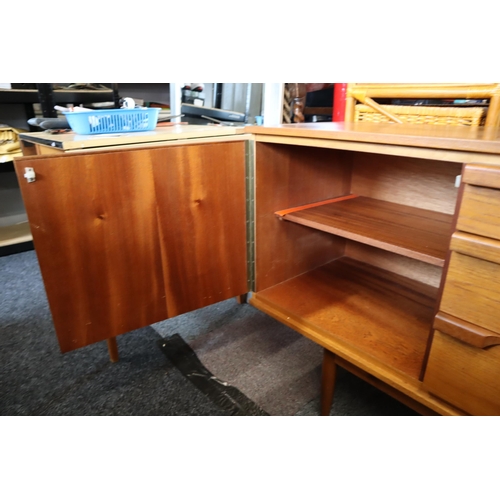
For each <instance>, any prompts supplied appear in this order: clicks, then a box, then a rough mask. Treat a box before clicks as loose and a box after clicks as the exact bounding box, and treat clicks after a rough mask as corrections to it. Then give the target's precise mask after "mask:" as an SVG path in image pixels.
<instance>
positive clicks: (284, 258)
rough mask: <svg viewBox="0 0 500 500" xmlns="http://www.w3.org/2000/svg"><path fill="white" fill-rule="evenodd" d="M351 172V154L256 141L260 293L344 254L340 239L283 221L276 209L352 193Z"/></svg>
mask: <svg viewBox="0 0 500 500" xmlns="http://www.w3.org/2000/svg"><path fill="white" fill-rule="evenodd" d="M350 176H351V173H350V155H349V153H347V154H346V153H344V152H341V151H335V150H327V149H321V148H307V147H293V146H292V147H291V146H282V145H275V144H265V143H257V144H256V195H255V207H256V218H255V226H256V259H255V261H256V290H257V291H258V290H263V289H265V288H267V287H269V286H273V285H275V284H277V283H280V282H282V281H285V280H287V279H289V278H292V277H294V276H296V275H298V274H302V273H304V272H307V271H309V270H311V269H314V268H315V267H318V266H321V265H323V264H325V263H327V262H329V261H331V260H332V259H334V258H336V257H338V256H340V255H342V253H343V251H344V241H343V240H342V239H340V238H337V237H335V236H332V235H330V234H326V233H322V232H320V231H317V230H314V229H310V228H307V227H303V226H299V225H296V224H284V223H283V222H282V221H279V220H278V219H277V217H276V216H275V215H274V212H276V211H277V210H279V209H284V208H287V207H296V206H300V205H305V204H308V203H314V202H317V201H322V200H325V199H328V198H334V197H336V196H342V195H346V194H349V193H350V191H349V186H350Z"/></svg>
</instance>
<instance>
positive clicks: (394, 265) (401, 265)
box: [345, 241, 443, 288]
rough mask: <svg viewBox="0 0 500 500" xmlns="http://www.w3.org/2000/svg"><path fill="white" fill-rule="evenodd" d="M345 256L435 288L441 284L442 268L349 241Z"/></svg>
mask: <svg viewBox="0 0 500 500" xmlns="http://www.w3.org/2000/svg"><path fill="white" fill-rule="evenodd" d="M345 255H346V257H351V258H352V259H354V260H358V261H360V262H365V263H366V264H370V265H372V266H374V267H378V268H380V269H385V270H386V271H391V272H393V273H396V274H399V275H401V276H405V277H406V278H410V279H412V280H415V281H421V282H422V283H426V284H428V285H431V286H433V287H435V288H438V287H439V284H440V283H441V276H442V272H443V269H442V268H441V267H438V266H434V265H432V264H427V263H425V262H421V261H418V260H415V259H410V258H409V257H405V256H403V255H396V254H394V253H392V252H387V251H386V250H381V249H379V248H374V247H370V246H368V245H363V244H362V243H357V242H356V241H348V242H347V243H346V249H345Z"/></svg>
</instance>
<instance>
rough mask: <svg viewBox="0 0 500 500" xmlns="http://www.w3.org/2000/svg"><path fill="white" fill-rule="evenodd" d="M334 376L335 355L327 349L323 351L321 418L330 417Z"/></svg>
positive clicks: (335, 371) (335, 368)
mask: <svg viewBox="0 0 500 500" xmlns="http://www.w3.org/2000/svg"><path fill="white" fill-rule="evenodd" d="M336 374H337V365H336V364H335V354H333V352H330V351H329V350H328V349H324V352H323V367H322V372H321V415H323V416H328V415H330V410H331V408H332V403H333V391H334V390H335V376H336Z"/></svg>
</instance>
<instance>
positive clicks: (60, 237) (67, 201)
mask: <svg viewBox="0 0 500 500" xmlns="http://www.w3.org/2000/svg"><path fill="white" fill-rule="evenodd" d="M24 167H34V169H35V172H36V181H35V182H32V183H27V182H26V181H25V179H23V177H22V174H23V173H24ZM152 168H153V165H152V161H151V157H150V156H149V155H147V154H144V153H142V152H128V153H124V152H116V153H106V154H105V155H79V156H78V155H61V156H58V157H51V158H45V157H39V158H36V159H35V160H33V158H30V157H27V158H20V159H19V161H17V162H16V171H17V175H18V179H19V184H20V186H21V191H22V195H23V199H24V202H25V206H26V211H27V213H28V215H29V221H30V228H31V232H32V234H33V242H34V245H35V248H36V251H37V256H38V261H39V263H40V269H41V272H42V276H43V279H44V284H45V288H46V291H47V297H48V301H49V305H50V308H51V311H52V317H53V319H54V325H55V330H56V333H57V336H58V338H59V345H60V347H61V350H62V351H63V352H66V351H69V350H72V349H75V348H78V347H83V346H85V345H88V344H90V343H93V342H97V341H100V340H105V339H107V338H110V337H113V336H116V335H118V334H120V333H124V332H126V331H130V330H134V329H136V328H140V327H142V326H145V325H148V324H151V323H153V322H155V321H160V320H161V319H165V318H166V317H167V316H168V314H167V304H166V300H165V284H164V280H163V273H162V256H161V248H160V239H159V232H158V221H157V215H156V194H155V186H154V179H153V172H152ZM118 181H119V182H118ZM144 297H148V300H144Z"/></svg>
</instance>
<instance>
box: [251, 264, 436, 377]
mask: <svg viewBox="0 0 500 500" xmlns="http://www.w3.org/2000/svg"><path fill="white" fill-rule="evenodd" d="M436 295H437V289H436V288H434V287H431V286H429V285H425V284H422V283H418V282H415V281H413V280H410V279H407V278H403V277H401V276H398V275H396V274H393V273H390V272H387V271H384V270H380V269H377V268H374V267H372V266H368V265H365V264H362V263H359V262H356V261H353V260H352V259H349V258H340V259H338V260H335V261H333V262H331V263H329V264H327V265H325V266H322V267H320V268H317V269H314V270H313V271H310V272H308V273H305V274H302V275H300V276H297V277H295V278H292V279H290V280H288V281H286V282H284V283H280V284H279V285H276V286H274V287H272V288H269V289H267V290H264V291H261V292H259V293H258V294H257V298H258V300H259V301H261V302H266V303H267V304H268V305H271V306H272V307H273V308H274V309H276V310H279V311H281V313H282V314H284V315H285V316H286V317H288V318H293V319H294V320H295V322H296V323H297V324H302V325H304V326H306V325H307V327H308V328H304V330H303V332H301V333H304V332H305V331H306V330H308V331H309V330H310V329H312V330H314V331H316V332H318V334H317V336H315V337H314V338H312V340H314V341H316V342H318V343H320V344H322V345H324V346H325V339H328V338H337V339H341V340H342V341H343V342H345V343H346V344H348V345H350V346H351V348H354V349H355V350H359V351H361V352H363V353H364V354H366V355H368V356H371V357H373V358H374V359H377V360H379V361H380V362H382V363H385V364H386V365H387V366H389V367H391V368H393V369H396V370H399V371H400V372H403V373H405V374H406V375H408V376H410V377H413V378H414V379H415V380H417V379H418V377H419V374H420V370H421V368H422V363H423V358H424V353H425V349H426V344H427V339H428V335H429V333H430V326H431V324H432V319H433V309H434V305H435V300H436ZM304 334H306V333H304Z"/></svg>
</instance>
